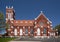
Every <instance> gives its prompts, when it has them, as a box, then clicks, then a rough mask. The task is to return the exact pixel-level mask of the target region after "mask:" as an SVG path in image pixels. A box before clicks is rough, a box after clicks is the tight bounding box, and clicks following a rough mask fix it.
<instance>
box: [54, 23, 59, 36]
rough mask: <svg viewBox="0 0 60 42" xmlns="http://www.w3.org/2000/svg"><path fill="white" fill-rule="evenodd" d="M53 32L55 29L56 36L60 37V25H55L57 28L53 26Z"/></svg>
mask: <svg viewBox="0 0 60 42" xmlns="http://www.w3.org/2000/svg"><path fill="white" fill-rule="evenodd" d="M54 29H55V30H56V29H57V31H58V35H60V24H59V25H57V26H55V28H54Z"/></svg>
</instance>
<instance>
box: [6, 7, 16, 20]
mask: <svg viewBox="0 0 60 42" xmlns="http://www.w3.org/2000/svg"><path fill="white" fill-rule="evenodd" d="M14 15H15V13H14V9H13V6H12V7H10V6H9V7H8V6H6V20H14V19H15V17H14Z"/></svg>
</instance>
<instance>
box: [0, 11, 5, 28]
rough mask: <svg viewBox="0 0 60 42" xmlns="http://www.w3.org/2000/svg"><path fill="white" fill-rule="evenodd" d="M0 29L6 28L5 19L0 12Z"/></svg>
mask: <svg viewBox="0 0 60 42" xmlns="http://www.w3.org/2000/svg"><path fill="white" fill-rule="evenodd" d="M0 28H5V19H4V15H3V13H1V12H0Z"/></svg>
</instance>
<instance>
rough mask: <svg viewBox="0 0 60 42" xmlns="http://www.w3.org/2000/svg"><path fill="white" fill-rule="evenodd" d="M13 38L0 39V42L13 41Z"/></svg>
mask: <svg viewBox="0 0 60 42" xmlns="http://www.w3.org/2000/svg"><path fill="white" fill-rule="evenodd" d="M14 39H15V38H0V42H8V41H11V40H14Z"/></svg>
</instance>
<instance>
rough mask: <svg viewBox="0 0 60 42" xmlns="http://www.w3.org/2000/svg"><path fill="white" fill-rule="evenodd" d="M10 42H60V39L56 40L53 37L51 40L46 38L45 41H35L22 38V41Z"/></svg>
mask: <svg viewBox="0 0 60 42" xmlns="http://www.w3.org/2000/svg"><path fill="white" fill-rule="evenodd" d="M10 42H60V37H58V38H54V37H51V38H49V39H48V38H44V39H41V38H39V39H35V38H20V39H17V40H14V41H10Z"/></svg>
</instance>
